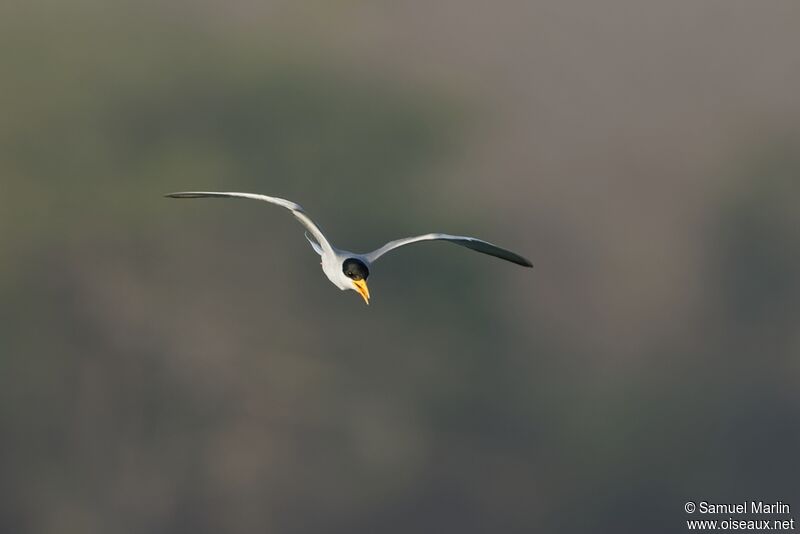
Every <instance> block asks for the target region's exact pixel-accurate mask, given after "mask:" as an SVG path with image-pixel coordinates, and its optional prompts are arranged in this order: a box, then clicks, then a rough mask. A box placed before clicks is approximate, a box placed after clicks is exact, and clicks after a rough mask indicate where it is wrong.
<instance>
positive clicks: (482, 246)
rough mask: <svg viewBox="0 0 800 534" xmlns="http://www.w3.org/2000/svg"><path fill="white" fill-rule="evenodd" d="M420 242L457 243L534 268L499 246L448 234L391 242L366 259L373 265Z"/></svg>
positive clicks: (366, 255)
mask: <svg viewBox="0 0 800 534" xmlns="http://www.w3.org/2000/svg"><path fill="white" fill-rule="evenodd" d="M420 241H448V242H450V243H455V244H456V245H461V246H462V247H467V248H471V249H472V250H475V251H478V252H481V253H483V254H488V255H489V256H494V257H496V258H500V259H503V260H506V261H510V262H511V263H516V264H517V265H522V266H523V267H533V264H532V263H531V262H530V261H529V260H527V259H525V258H523V257H522V256H520V255H519V254H515V253H513V252H511V251H510V250H506V249H504V248H500V247H498V246H497V245H493V244H491V243H489V242H487V241H482V240H480V239H476V238H474V237H465V236H458V235H448V234H425V235H419V236H416V237H406V238H405V239H397V240H396V241H389V242H388V243H386V244H385V245H383V246H382V247H381V248H379V249H378V250H374V251H372V252H370V253H368V254H364V257H365V258H367V260H368V261H369V262H370V263H372V262H374V261H375V260H377V259H378V258H380V257H381V256H383V255H384V254H386V253H387V252H389V251H391V250H394V249H396V248H400V247H402V246H405V245H410V244H411V243H418V242H420Z"/></svg>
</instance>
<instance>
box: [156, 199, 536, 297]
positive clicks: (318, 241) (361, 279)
mask: <svg viewBox="0 0 800 534" xmlns="http://www.w3.org/2000/svg"><path fill="white" fill-rule="evenodd" d="M166 196H168V197H171V198H207V197H219V198H249V199H253V200H261V201H264V202H269V203H271V204H276V205H278V206H281V207H283V208H286V209H288V210H289V211H291V212H292V215H294V216H295V218H296V219H297V220H298V221H300V224H302V225H303V226H304V227H305V228H306V239H308V242H309V243H310V244H311V246H312V248H313V249H314V251H315V252H316V253H317V254H319V255H320V258H321V264H322V272H324V273H325V276H327V277H328V280H330V281H331V283H332V284H333V285H335V286H336V287H338V288H339V289H341V290H343V291H345V290H353V291H356V292H358V293H359V294H360V295H361V297H362V298H363V299H364V302H366V303H367V304H369V289H368V288H367V283H366V280H367V278H368V277H369V269H370V267H371V266H372V264H373V263H374V262H375V261H377V260H378V258H380V257H381V256H383V255H384V254H386V253H387V252H389V251H391V250H394V249H396V248H399V247H402V246H405V245H410V244H411V243H417V242H420V241H448V242H450V243H455V244H457V245H461V246H463V247H467V248H470V249H472V250H476V251H478V252H482V253H483V254H489V255H490V256H495V257H498V258H501V259H504V260H506V261H510V262H512V263H516V264H517V265H522V266H523V267H532V266H533V265H532V264H531V262H530V261H528V260H527V259H525V258H523V257H522V256H519V255H518V254H515V253H513V252H511V251H509V250H505V249H502V248H500V247H498V246H496V245H493V244H491V243H489V242H487V241H482V240H480V239H476V238H474V237H464V236H454V235H449V234H425V235H421V236H415V237H407V238H404V239H397V240H395V241H390V242H388V243H386V244H385V245H384V246H382V247H381V248H379V249H377V250H373V251H372V252H368V253H366V254H357V253H355V252H350V251H347V250H341V249H337V248H336V247H334V246H333V245H332V244H331V242H330V241H329V240H328V239H327V238H326V237H325V234H323V233H322V230H320V228H319V226H317V224H316V223H315V222H314V221H312V220H311V218H310V217H309V216H308V215H306V213H305V211H304V210H303V208H302V207H301V206H300V205H299V204H296V203H294V202H292V201H290V200H286V199H283V198H277V197H269V196H266V195H258V194H255V193H236V192H216V191H186V192H181V193H170V194H168V195H166Z"/></svg>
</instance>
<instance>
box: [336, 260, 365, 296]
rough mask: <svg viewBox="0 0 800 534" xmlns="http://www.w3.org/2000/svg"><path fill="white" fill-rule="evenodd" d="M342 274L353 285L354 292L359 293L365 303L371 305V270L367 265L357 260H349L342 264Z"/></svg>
mask: <svg viewBox="0 0 800 534" xmlns="http://www.w3.org/2000/svg"><path fill="white" fill-rule="evenodd" d="M342 272H344V275H345V276H346V277H347V278H349V279H350V281H351V283H352V284H353V287H352V289H353V291H358V294H359V295H361V298H363V299H364V302H366V303H367V304H369V288H368V287H367V278H369V268H368V267H367V264H366V263H364V262H363V261H361V260H359V259H356V258H347V259H346V260H344V263H343V264H342Z"/></svg>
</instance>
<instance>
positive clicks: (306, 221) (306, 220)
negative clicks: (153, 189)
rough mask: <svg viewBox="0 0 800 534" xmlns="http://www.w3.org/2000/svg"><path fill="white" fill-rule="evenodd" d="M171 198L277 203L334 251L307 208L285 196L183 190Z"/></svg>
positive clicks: (326, 248)
mask: <svg viewBox="0 0 800 534" xmlns="http://www.w3.org/2000/svg"><path fill="white" fill-rule="evenodd" d="M164 196H166V197H170V198H248V199H252V200H261V201H263V202H269V203H270V204H275V205H278V206H281V207H283V208H286V209H288V210H289V211H291V212H292V215H294V217H295V218H296V219H297V220H298V221H300V224H302V225H303V226H304V227H305V228H306V230H308V231H309V233H310V234H311V235H312V236H314V239H316V241H317V243H319V245H320V246H321V247H322V249H323V250H325V251H328V252H333V247H332V246H331V244H330V243H329V242H328V239H327V238H326V237H325V235H324V234H323V233H322V230H320V228H319V226H317V224H316V223H315V222H314V221H312V220H311V218H310V217H309V216H308V215H306V212H305V210H303V207H302V206H300V204H296V203H294V202H292V201H291V200H286V199H285V198H278V197H269V196H267V195H258V194H255V193H237V192H221V191H182V192H179V193H169V194H167V195H164Z"/></svg>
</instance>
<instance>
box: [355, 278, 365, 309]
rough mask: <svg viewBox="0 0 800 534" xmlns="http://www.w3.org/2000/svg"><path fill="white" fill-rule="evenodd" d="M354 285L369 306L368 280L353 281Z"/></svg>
mask: <svg viewBox="0 0 800 534" xmlns="http://www.w3.org/2000/svg"><path fill="white" fill-rule="evenodd" d="M353 285H355V286H356V291H358V294H359V295H361V298H363V299H364V302H366V303H367V305H369V288H368V287H367V281H366V280H353Z"/></svg>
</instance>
